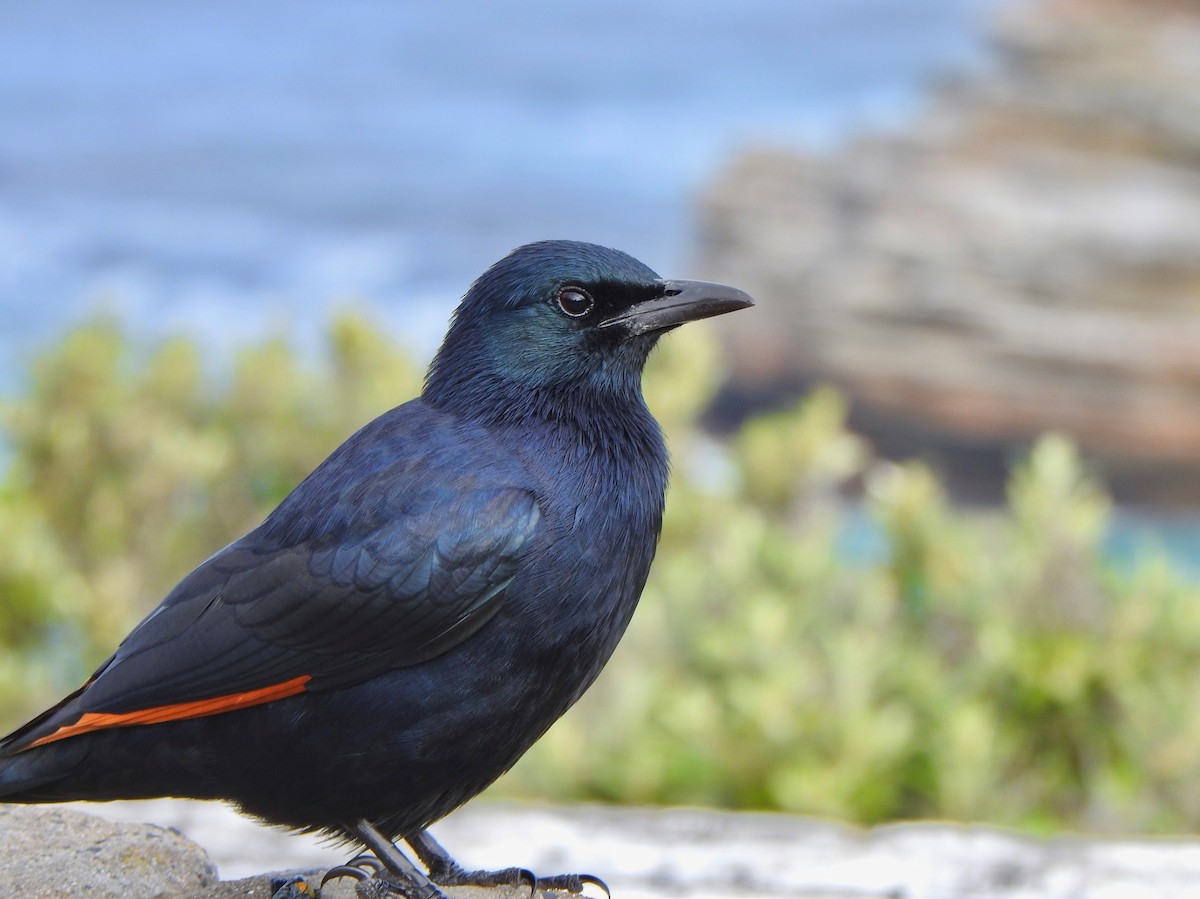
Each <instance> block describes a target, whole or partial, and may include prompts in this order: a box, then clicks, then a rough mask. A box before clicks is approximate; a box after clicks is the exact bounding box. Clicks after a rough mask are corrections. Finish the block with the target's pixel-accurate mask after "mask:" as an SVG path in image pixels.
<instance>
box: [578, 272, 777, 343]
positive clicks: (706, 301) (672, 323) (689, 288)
mask: <svg viewBox="0 0 1200 899" xmlns="http://www.w3.org/2000/svg"><path fill="white" fill-rule="evenodd" d="M659 284H661V285H662V291H663V292H662V296H660V297H655V298H654V299H652V300H646V301H645V302H642V303H638V304H636V305H634V306H630V307H629V308H628V309H626V310H625V311H624V312H622V313H621V314H620V315H615V316H613V317H612V318H610V319H606V320H605V321H602V322H600V327H601V328H611V327H614V326H616V325H624V326H625V328H626V329H627V330H628V331H629V333H630V335H633V336H636V335H638V334H650V333H652V332H655V331H665V330H667V329H668V328H674V327H676V326H677V325H682V324H684V323H686V322H694V321H697V320H698V319H701V318H712V317H713V316H714V315H724V314H725V313H726V312H733V311H735V310H737V309H745V308H746V307H747V306H753V305H754V300H752V299H750V295H749V294H748V293H746V292H745V291H742V290H738V289H737V288H736V287H727V286H726V285H724V284H713V283H712V282H710V281H660V282H659Z"/></svg>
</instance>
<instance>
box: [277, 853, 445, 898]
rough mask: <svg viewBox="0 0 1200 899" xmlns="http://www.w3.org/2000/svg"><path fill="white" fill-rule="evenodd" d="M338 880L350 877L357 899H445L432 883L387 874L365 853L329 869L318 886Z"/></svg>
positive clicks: (372, 857)
mask: <svg viewBox="0 0 1200 899" xmlns="http://www.w3.org/2000/svg"><path fill="white" fill-rule="evenodd" d="M341 877H351V878H353V879H355V880H357V881H358V884H357V885H356V886H355V888H354V892H355V893H357V894H358V896H359V899H392V897H396V896H402V897H404V899H445V896H444V895H443V894H442V892H441V890H439V889H438V888H437V887H435V886H434V885H433V884H431V883H429V882H428V881H425V882H422V881H421V880H418V879H416V878H413V877H408V876H406V875H405V874H404V872H399V871H389V870H387V868H386V867H385V866H384V864H383V862H381V861H380V860H379V859H377V858H376V857H375V856H373V855H371V854H369V853H364V854H363V855H358V856H355V857H354V858H352V859H350V861H348V862H346V864H344V865H338V866H337V867H336V868H330V869H329V870H328V871H326V872H325V876H324V877H322V878H321V886H325V884H327V883H328V882H329V881H331V880H337V879H338V878H341ZM271 899H301V897H293V896H291V895H288V894H284V895H283V896H280V895H279V894H276V895H275V896H273V897H271ZM303 899H308V897H306V896H305V897H303ZM317 899H319V897H317Z"/></svg>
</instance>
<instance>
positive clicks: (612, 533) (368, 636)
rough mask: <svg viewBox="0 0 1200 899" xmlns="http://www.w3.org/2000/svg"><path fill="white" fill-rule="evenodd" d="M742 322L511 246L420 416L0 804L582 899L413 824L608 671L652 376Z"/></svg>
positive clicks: (613, 267) (216, 582)
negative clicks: (103, 803) (252, 834)
mask: <svg viewBox="0 0 1200 899" xmlns="http://www.w3.org/2000/svg"><path fill="white" fill-rule="evenodd" d="M750 305H752V301H751V299H750V297H748V296H747V295H746V294H744V293H742V292H741V291H739V290H735V289H733V288H731V287H725V286H722V285H719V284H708V283H704V282H697V281H668V280H662V279H660V278H659V277H658V275H656V274H655V273H654V272H653V271H652V270H651V269H649V268H648V267H646V266H645V265H643V264H642V263H641V262H638V261H637V260H636V259H634V258H632V257H631V256H628V255H626V254H624V253H621V252H619V251H617V250H612V249H607V248H604V247H599V246H595V245H592V244H587V243H577V242H572V241H546V242H542V243H535V244H530V245H528V246H524V247H521V248H519V249H517V250H515V251H514V252H513V253H511V254H510V255H509V256H507V257H506V258H504V259H502V260H501V261H500V262H498V263H496V264H495V265H493V266H492V267H491V268H490V269H488V270H487V271H486V272H485V273H484V274H483V275H482V276H481V277H480V278H479V279H478V280H477V281H475V283H474V284H473V285H472V286H471V289H470V290H469V291H468V292H467V294H466V295H465V296H464V298H463V300H462V303H461V305H460V306H459V308H458V310H457V311H456V312H455V314H454V317H453V320H452V322H451V324H450V328H449V330H448V332H447V334H446V338H445V341H444V342H443V344H442V346H441V349H440V350H439V351H438V353H437V356H436V357H435V358H434V360H433V364H432V366H431V367H430V369H429V373H428V376H427V378H426V382H425V388H424V391H423V393H422V394H421V396H420V397H418V398H417V399H414V400H412V401H410V402H407V403H405V404H404V405H402V406H399V407H397V408H395V409H393V410H391V411H390V412H387V413H385V414H384V415H382V416H380V417H379V418H377V419H376V420H375V421H373V422H371V423H370V424H368V425H367V426H366V427H364V428H362V430H360V431H358V433H356V434H354V435H353V436H352V437H351V438H350V439H349V440H347V441H346V442H345V443H344V444H342V446H340V447H339V448H338V449H337V450H335V451H334V452H333V454H332V455H331V456H330V457H329V458H328V459H326V460H325V461H324V462H323V463H321V465H320V466H318V467H317V469H316V470H315V471H314V472H313V473H312V474H310V475H309V476H308V477H307V478H306V479H305V480H304V481H303V482H302V483H301V484H300V485H299V486H298V487H297V488H296V489H295V490H294V491H292V493H291V494H290V495H289V496H288V497H287V498H286V499H285V500H284V501H283V502H282V503H281V504H280V505H279V507H278V508H277V509H275V511H273V512H272V513H271V514H270V515H269V516H268V517H267V518H266V520H265V521H263V523H262V524H261V525H259V526H258V527H257V528H255V529H254V530H253V531H251V532H250V533H248V534H247V535H246V536H244V537H242V538H241V539H240V540H237V541H235V542H234V543H231V544H230V545H229V546H227V547H225V548H224V549H222V550H221V551H219V552H218V553H216V554H215V555H214V556H212V557H211V558H210V559H208V560H207V561H205V562H203V563H202V564H201V565H200V566H199V567H198V568H196V569H195V570H194V571H193V572H192V573H191V574H189V575H187V577H185V578H184V579H183V580H182V581H180V583H179V584H178V585H177V586H176V587H175V588H174V589H173V590H171V592H170V593H169V594H168V595H167V597H166V598H165V599H164V600H163V602H162V604H161V605H159V606H158V608H156V609H155V610H154V611H153V612H151V613H150V614H149V615H148V616H147V617H146V618H145V620H143V621H142V622H141V624H139V625H138V626H137V627H136V628H134V630H133V632H132V633H130V634H129V636H128V637H126V638H125V640H124V641H123V642H122V643H121V645H120V647H119V648H118V649H117V651H116V652H115V653H114V654H113V656H112V657H111V658H109V659H108V661H106V662H105V663H104V664H103V665H101V666H100V668H99V669H97V671H96V673H95V674H93V675H92V677H91V678H90V679H89V680H88V682H87V683H86V684H84V686H82V687H81V688H80V689H78V690H77V691H75V692H74V693H72V694H71V695H70V696H68V697H66V698H65V699H64V700H63V701H62V702H60V703H59V704H58V705H56V706H54V707H53V708H51V709H49V710H48V711H46V712H44V713H43V714H41V715H39V716H38V717H37V718H35V719H34V720H33V721H31V722H29V723H28V724H26V725H25V726H24V727H21V728H19V729H17V730H16V731H15V732H13V733H12V734H10V735H9V736H7V737H6V738H4V739H3V740H0V801H5V802H23V803H33V802H57V801H63V800H76V799H90V800H106V799H133V798H144V797H154V796H187V797H195V798H199V799H224V800H229V801H232V802H234V803H236V804H237V805H238V807H239V808H240V809H241V810H242V811H243V812H246V813H247V814H250V815H254V816H256V817H258V818H261V819H262V820H264V821H267V822H270V823H273V824H277V825H282V826H284V827H288V828H294V829H298V830H305V831H321V832H325V833H327V834H331V835H335V836H339V837H342V838H345V839H347V840H349V841H354V842H361V843H363V844H365V846H366V847H367V848H368V849H369V850H371V852H372V853H374V857H367V856H360V857H359V858H358V859H356V860H355V861H354V862H352V863H351V864H350V865H349V866H343V867H342V868H337V869H334V871H332V872H330V873H331V875H334V876H340V875H342V874H355V875H357V876H360V877H367V876H373V877H374V878H375V879H376V882H377V883H376V885H377V886H378V887H379V889H381V890H385V891H386V890H394V892H396V893H400V894H403V895H406V896H411V897H421V899H428V897H436V896H439V895H441V893H440V892H439V891H438V889H437V886H436V885H441V886H447V885H452V884H456V883H464V882H477V883H484V884H486V883H498V882H520V881H524V882H526V883H527V884H528V885H530V886H537V887H538V888H543V889H545V888H549V889H563V890H569V891H571V892H578V891H579V890H580V889H581V888H582V884H583V883H585V882H588V881H594V878H590V877H587V876H573V875H560V876H558V877H550V878H541V879H534V878H532V875H530V874H529V873H528V872H523V871H518V870H516V869H511V870H508V871H502V872H470V873H469V872H466V871H464V870H463V869H461V868H459V867H458V866H457V865H456V864H455V863H454V862H453V861H452V860H451V859H450V858H449V856H447V855H446V854H445V852H444V850H442V849H441V847H440V846H438V844H437V843H436V842H435V841H434V840H433V839H432V837H430V836H429V835H428V834H427V833H426V832H425V828H427V827H428V826H429V825H430V824H432V823H433V822H434V821H437V820H438V819H439V818H441V817H442V816H444V815H446V814H447V813H449V812H450V811H452V810H453V809H455V808H457V807H458V806H460V805H462V804H463V803H464V802H466V801H467V800H468V799H470V798H471V797H473V796H475V795H476V794H477V793H479V792H480V791H482V790H483V789H484V788H485V787H487V786H488V785H489V784H490V783H492V781H494V780H495V779H496V778H497V777H499V776H500V775H501V774H502V773H504V772H505V771H507V770H508V769H509V768H510V767H511V766H512V765H513V763H514V762H516V761H517V759H518V758H520V756H521V755H522V753H524V752H525V751H526V750H527V749H528V748H529V747H530V746H531V745H532V744H533V743H534V741H535V740H537V739H538V737H540V736H541V735H542V734H543V733H544V732H545V731H546V729H547V728H549V727H550V725H551V724H552V723H553V722H554V721H555V720H556V719H557V718H558V717H559V716H560V715H562V714H563V712H565V711H566V710H567V709H568V708H569V707H570V706H571V704H572V703H574V702H575V700H577V699H578V698H579V696H580V695H581V694H582V693H583V691H584V690H586V689H587V687H588V686H589V685H590V684H591V683H592V681H593V680H594V679H595V678H596V676H597V675H598V674H599V672H600V669H601V668H602V667H603V666H604V664H605V662H606V661H608V658H609V656H610V655H611V654H612V652H613V649H614V648H615V647H616V644H617V641H618V640H619V639H620V637H621V635H622V633H623V632H624V630H625V627H626V625H627V624H628V623H629V619H630V616H631V615H632V614H633V610H634V606H635V605H636V604H637V600H638V597H639V595H640V594H641V591H642V587H643V585H644V584H645V581H646V576H647V574H648V572H649V570H650V562H651V560H652V558H653V556H654V550H655V546H656V543H657V541H658V535H659V530H660V526H661V519H662V511H663V494H664V489H665V487H666V481H667V453H666V449H665V447H664V444H663V438H662V434H661V432H660V431H659V428H658V425H657V423H656V422H655V420H654V419H653V417H651V415H650V412H649V411H648V410H647V408H646V405H645V403H644V401H643V399H642V392H641V373H642V367H643V365H644V363H645V361H646V357H647V355H648V354H649V353H650V351H651V349H652V348H653V347H654V345H655V343H656V342H657V341H658V339H659V336H660V335H661V334H662V333H663V332H664V331H668V330H670V329H672V328H674V327H675V326H677V325H680V324H683V323H684V322H688V321H692V320H694V319H700V318H706V317H709V316H714V315H720V314H722V313H725V312H729V311H732V310H735V309H741V308H743V307H746V306H750ZM394 840H404V841H406V842H407V843H408V844H409V845H410V846H411V847H412V849H413V850H414V851H415V852H416V854H417V855H418V857H419V858H420V860H421V861H422V862H423V863H424V865H425V867H426V869H427V870H428V872H429V873H428V875H426V874H425V873H423V872H422V871H421V870H420V869H418V868H417V867H416V866H415V865H414V864H413V863H412V862H410V861H409V860H408V858H407V857H406V856H404V855H403V854H402V853H401V852H400V851H399V850H398V849H397V848H396V847H395V845H394V843H393V842H392V841H394ZM328 876H329V875H327V877H328ZM385 885H386V887H385Z"/></svg>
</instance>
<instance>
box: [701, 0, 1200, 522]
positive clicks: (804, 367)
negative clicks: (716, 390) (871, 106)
mask: <svg viewBox="0 0 1200 899" xmlns="http://www.w3.org/2000/svg"><path fill="white" fill-rule="evenodd" d="M991 34H992V42H993V45H994V60H993V63H992V65H991V66H990V67H989V68H988V70H987V71H986V72H985V73H982V74H977V75H973V76H969V77H963V78H960V79H958V80H956V81H954V82H953V83H948V84H945V85H943V86H941V87H940V88H939V89H938V90H937V91H936V92H935V95H934V97H933V98H932V100H931V102H930V104H929V108H928V109H927V111H926V112H925V113H924V114H923V115H922V116H921V117H920V118H919V119H918V120H917V121H915V122H914V123H913V124H912V125H911V127H910V128H908V129H907V130H906V131H904V133H900V134H894V135H888V136H873V137H867V138H863V139H861V140H858V141H857V142H855V143H854V144H853V145H850V146H847V147H845V148H844V149H843V150H842V151H841V152H840V153H838V154H837V155H834V156H830V157H816V156H808V155H804V154H802V153H797V152H794V151H767V150H762V151H754V152H747V153H745V154H744V155H742V156H741V157H740V158H738V159H737V160H736V161H734V162H733V163H732V164H731V166H730V167H729V168H728V170H727V171H726V172H725V173H724V174H723V176H722V177H721V178H720V179H719V182H718V183H717V184H716V185H715V186H714V187H713V188H712V189H711V190H710V191H709V193H708V195H707V196H706V198H705V200H704V203H703V225H702V234H701V247H700V257H701V259H702V260H703V261H704V264H705V266H706V276H707V277H711V278H713V279H715V280H722V281H728V282H730V283H734V284H737V285H739V286H740V287H743V288H745V289H747V290H749V291H750V292H751V293H752V294H754V295H755V296H756V298H757V299H759V300H760V309H759V310H757V312H756V314H755V315H746V316H737V317H736V320H733V319H731V320H730V321H729V322H726V323H723V324H722V328H721V329H720V330H721V333H722V334H724V335H730V340H731V342H732V346H733V350H734V353H733V357H734V365H735V378H736V382H737V384H738V386H739V387H740V388H741V389H743V390H747V391H750V392H752V393H753V392H761V391H770V390H774V389H777V388H778V387H780V385H798V384H804V383H808V382H811V381H813V380H824V381H829V382H832V383H835V384H837V385H839V386H840V387H842V388H843V389H844V390H845V391H846V392H847V393H848V394H849V395H850V396H851V397H852V399H853V400H854V402H855V404H856V408H857V410H858V420H859V421H860V422H862V423H864V424H865V425H866V426H867V428H868V430H872V429H873V430H874V431H875V432H876V433H877V434H878V435H880V436H882V437H884V438H885V440H886V439H887V438H888V437H891V438H896V439H898V440H899V442H900V443H901V444H902V445H905V446H906V447H907V448H909V449H916V450H925V449H928V448H931V447H938V446H950V447H954V446H958V447H975V448H984V449H987V448H993V449H995V448H999V449H1003V448H1006V447H1009V446H1011V445H1014V444H1021V443H1023V442H1025V441H1027V440H1029V439H1030V438H1031V437H1033V436H1034V435H1037V434H1039V433H1041V432H1043V431H1045V430H1048V429H1054V430H1060V431H1065V432H1067V433H1069V434H1071V435H1073V436H1074V437H1075V438H1076V439H1077V440H1078V441H1079V442H1080V443H1081V444H1082V446H1083V447H1084V448H1085V450H1087V451H1088V452H1089V453H1090V454H1091V455H1092V456H1093V458H1099V459H1101V460H1103V461H1105V462H1106V463H1107V467H1108V471H1109V473H1110V475H1111V476H1112V477H1113V478H1115V479H1116V481H1117V483H1116V486H1117V487H1118V489H1119V490H1120V489H1121V488H1122V487H1128V488H1129V490H1130V491H1132V492H1133V493H1135V494H1136V493H1142V494H1144V495H1149V496H1150V497H1151V498H1154V494H1155V492H1156V490H1157V489H1158V488H1161V487H1164V486H1165V487H1166V489H1167V490H1169V492H1170V494H1171V497H1170V498H1173V499H1181V498H1195V497H1196V496H1197V495H1200V451H1198V450H1200V4H1197V3H1195V2H1191V0H1174V2H1169V0H1040V2H1027V0H1025V2H1012V0H1010V2H1007V3H1003V2H1002V3H1000V4H999V5H998V9H997V12H996V17H995V21H994V23H993V25H992V27H991ZM1184 476H1186V477H1184ZM1181 477H1182V478H1183V479H1182V480H1181ZM1184 482H1186V483H1188V484H1189V485H1190V489H1188V490H1186V491H1182V492H1181V488H1182V484H1183V483H1184ZM1160 498H1161V497H1160Z"/></svg>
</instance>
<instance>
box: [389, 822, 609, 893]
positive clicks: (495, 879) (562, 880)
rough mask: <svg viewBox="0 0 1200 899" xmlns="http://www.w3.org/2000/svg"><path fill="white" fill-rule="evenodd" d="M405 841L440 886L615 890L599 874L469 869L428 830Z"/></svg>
mask: <svg viewBox="0 0 1200 899" xmlns="http://www.w3.org/2000/svg"><path fill="white" fill-rule="evenodd" d="M405 842H406V843H408V845H410V846H411V847H412V848H413V852H415V853H416V854H417V858H419V859H420V860H421V864H423V865H424V866H425V867H426V868H427V869H428V870H429V879H430V880H432V881H433V882H434V883H436V884H437V885H438V886H441V887H451V886H480V887H489V886H527V887H529V890H530V893H535V892H539V891H544V890H561V891H564V892H567V893H582V892H583V891H584V889H585V888H586V887H587V886H589V885H591V886H595V887H598V888H599V889H601V890H603V891H604V895H605V896H606V897H611V896H612V892H611V891H610V890H609V888H608V885H607V884H606V883H605V882H604V881H603V880H601V879H600V878H599V877H593V876H592V875H591V874H556V875H554V876H552V877H537V876H536V875H535V874H534V873H533V872H532V871H530V870H528V869H527V868H504V869H502V870H500V871H467V870H466V869H465V868H463V867H462V865H460V864H459V863H458V862H456V861H455V860H454V859H453V858H451V857H450V853H448V852H447V851H446V850H445V849H444V848H443V847H442V844H441V843H439V842H438V841H437V840H435V839H434V838H433V836H432V834H430V833H429V831H427V830H422V831H418V832H417V833H416V834H414V835H413V836H411V837H405Z"/></svg>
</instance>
